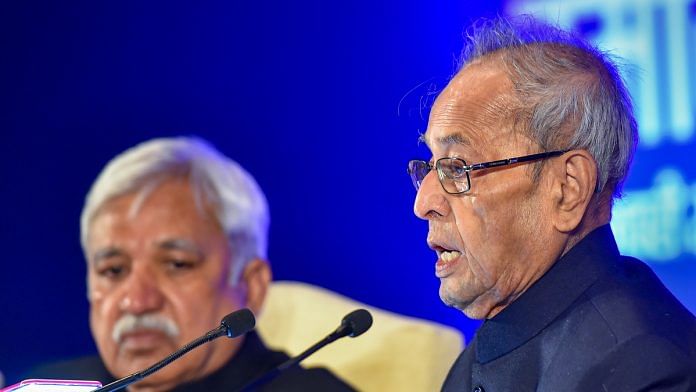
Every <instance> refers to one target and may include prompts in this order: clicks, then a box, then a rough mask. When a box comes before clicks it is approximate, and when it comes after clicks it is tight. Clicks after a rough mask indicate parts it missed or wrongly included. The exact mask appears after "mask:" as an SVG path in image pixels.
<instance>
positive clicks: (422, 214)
mask: <svg viewBox="0 0 696 392" xmlns="http://www.w3.org/2000/svg"><path fill="white" fill-rule="evenodd" d="M449 211H450V206H449V203H448V202H447V198H446V197H445V191H444V189H442V186H441V185H440V181H439V180H438V178H437V172H436V171H435V170H431V171H430V172H429V173H428V174H427V175H426V176H425V178H423V181H422V182H421V186H420V188H418V193H416V201H415V202H414V203H413V213H414V214H416V216H417V217H419V218H421V219H433V218H436V217H439V216H446V215H447V214H448V213H449Z"/></svg>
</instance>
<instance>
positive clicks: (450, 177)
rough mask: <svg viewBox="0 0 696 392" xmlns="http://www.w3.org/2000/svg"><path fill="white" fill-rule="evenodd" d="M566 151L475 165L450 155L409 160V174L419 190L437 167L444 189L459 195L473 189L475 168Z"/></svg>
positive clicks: (563, 152) (489, 166)
mask: <svg viewBox="0 0 696 392" xmlns="http://www.w3.org/2000/svg"><path fill="white" fill-rule="evenodd" d="M566 152H568V150H559V151H548V152H542V153H538V154H532V155H525V156H521V157H515V158H508V159H501V160H498V161H491V162H483V163H474V164H473V165H467V164H466V161H465V160H463V159H460V158H449V157H448V158H440V159H438V160H437V161H436V162H435V164H434V165H433V164H431V163H430V162H426V161H421V160H412V161H409V162H408V174H409V175H410V176H411V181H413V186H414V187H416V191H417V190H418V189H420V187H421V184H422V183H423V180H424V179H425V176H427V175H428V173H430V171H431V170H433V168H434V169H437V176H438V178H439V179H440V184H441V185H442V189H444V190H445V192H447V193H449V194H451V195H457V194H460V193H464V192H467V191H468V190H469V189H471V179H470V178H469V172H472V171H474V170H481V169H490V168H494V167H500V166H507V165H512V164H515V163H524V162H532V161H537V160H540V159H547V158H551V157H556V156H559V155H563V154H565V153H566Z"/></svg>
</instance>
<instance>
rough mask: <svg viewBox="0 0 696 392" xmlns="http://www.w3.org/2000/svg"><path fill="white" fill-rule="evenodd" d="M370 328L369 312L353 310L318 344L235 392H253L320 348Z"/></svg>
mask: <svg viewBox="0 0 696 392" xmlns="http://www.w3.org/2000/svg"><path fill="white" fill-rule="evenodd" d="M371 326H372V315H371V314H370V312H368V311H367V310H365V309H357V310H354V311H352V312H350V313H348V314H347V315H346V316H345V317H343V320H341V325H339V326H338V328H336V330H335V331H333V332H331V333H330V334H329V335H328V336H326V337H325V338H324V339H322V340H320V341H319V342H318V343H316V344H314V345H313V346H312V347H310V348H308V349H307V350H305V351H304V352H302V353H301V354H300V355H298V356H296V357H294V358H290V359H288V360H287V361H285V362H283V363H282V364H280V365H279V366H277V367H276V368H274V369H273V370H271V371H269V372H267V373H265V374H263V375H261V376H260V377H257V378H255V379H254V380H252V381H250V382H248V383H247V384H246V385H244V386H243V387H242V388H241V389H238V390H237V392H247V391H253V390H255V389H256V388H258V387H260V386H261V385H263V384H265V383H267V382H269V381H271V380H273V379H274V378H276V377H278V376H279V375H280V373H282V372H284V371H285V370H287V369H289V368H291V367H293V366H295V365H297V364H298V363H300V362H301V361H302V360H304V359H305V358H307V357H308V356H310V355H312V354H314V353H315V352H317V351H318V350H319V349H320V348H322V347H324V346H326V345H327V344H329V343H332V342H334V341H336V340H338V339H340V338H343V337H346V336H350V337H351V338H355V337H358V336H360V335H362V334H363V333H365V331H367V330H368V329H370V327H371Z"/></svg>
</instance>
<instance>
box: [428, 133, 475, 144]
mask: <svg viewBox="0 0 696 392" xmlns="http://www.w3.org/2000/svg"><path fill="white" fill-rule="evenodd" d="M436 141H437V143H438V144H440V145H443V146H451V145H453V144H456V145H460V146H471V142H470V141H469V139H467V138H465V137H464V136H463V135H462V134H461V133H450V134H449V135H445V136H441V137H439V138H437V140H436Z"/></svg>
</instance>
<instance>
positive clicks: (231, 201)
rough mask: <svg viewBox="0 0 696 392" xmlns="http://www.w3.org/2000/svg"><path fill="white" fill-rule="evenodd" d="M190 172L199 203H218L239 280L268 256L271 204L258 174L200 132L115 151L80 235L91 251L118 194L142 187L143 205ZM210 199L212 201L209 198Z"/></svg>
mask: <svg viewBox="0 0 696 392" xmlns="http://www.w3.org/2000/svg"><path fill="white" fill-rule="evenodd" d="M172 178H186V179H188V181H189V183H190V184H191V190H192V192H193V195H194V200H195V202H196V206H197V207H198V208H199V209H201V211H202V208H203V205H209V206H212V207H213V209H214V213H215V217H216V218H217V220H218V222H219V224H220V226H221V227H222V228H223V230H224V231H225V233H226V235H227V238H228V241H229V244H230V247H231V250H232V252H231V253H232V260H230V263H231V268H230V276H229V281H230V284H235V283H236V282H238V280H239V277H240V274H241V272H242V271H243V270H244V267H245V266H246V264H247V263H248V262H249V261H251V260H252V259H254V258H262V259H266V251H267V242H268V225H269V222H270V217H269V213H268V204H267V202H266V197H265V196H264V194H263V192H262V191H261V188H260V187H259V185H258V184H257V183H256V181H255V180H254V178H253V177H252V176H251V175H250V174H249V173H248V172H247V171H245V170H244V169H243V168H242V167H241V166H240V165H239V164H238V163H236V162H235V161H233V160H231V159H229V158H227V157H226V156H224V155H222V154H221V153H220V152H219V151H217V150H216V149H215V148H214V147H213V146H212V145H210V144H209V143H208V142H206V141H204V140H202V139H199V138H195V137H176V138H160V139H153V140H149V141H146V142H143V143H141V144H138V145H136V146H135V147H132V148H130V149H128V150H126V151H124V152H123V153H121V154H119V155H117V156H116V157H114V158H113V159H112V160H111V161H110V162H109V163H108V164H107V165H106V166H105V167H104V169H103V170H102V172H101V173H100V174H99V176H98V177H97V179H96V181H95V182H94V184H92V188H91V189H90V191H89V193H88V194H87V198H86V201H85V205H84V208H83V209H82V215H81V217H80V240H81V243H82V249H83V252H84V253H85V256H86V257H88V256H87V240H88V238H89V230H90V224H91V222H92V220H93V219H94V217H95V215H96V214H97V213H98V212H99V210H100V208H101V207H102V206H103V205H104V204H105V203H106V202H108V201H109V200H112V199H113V198H115V197H118V196H121V195H124V194H127V193H131V192H138V195H137V197H136V199H135V201H134V203H133V205H132V206H131V209H134V208H135V209H137V208H138V207H139V205H140V204H141V203H142V202H143V201H144V200H145V198H147V196H148V195H149V193H150V192H151V191H152V190H154V189H155V188H156V187H157V185H159V184H160V183H161V182H162V181H164V180H167V179H172ZM206 203H207V204H206Z"/></svg>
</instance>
